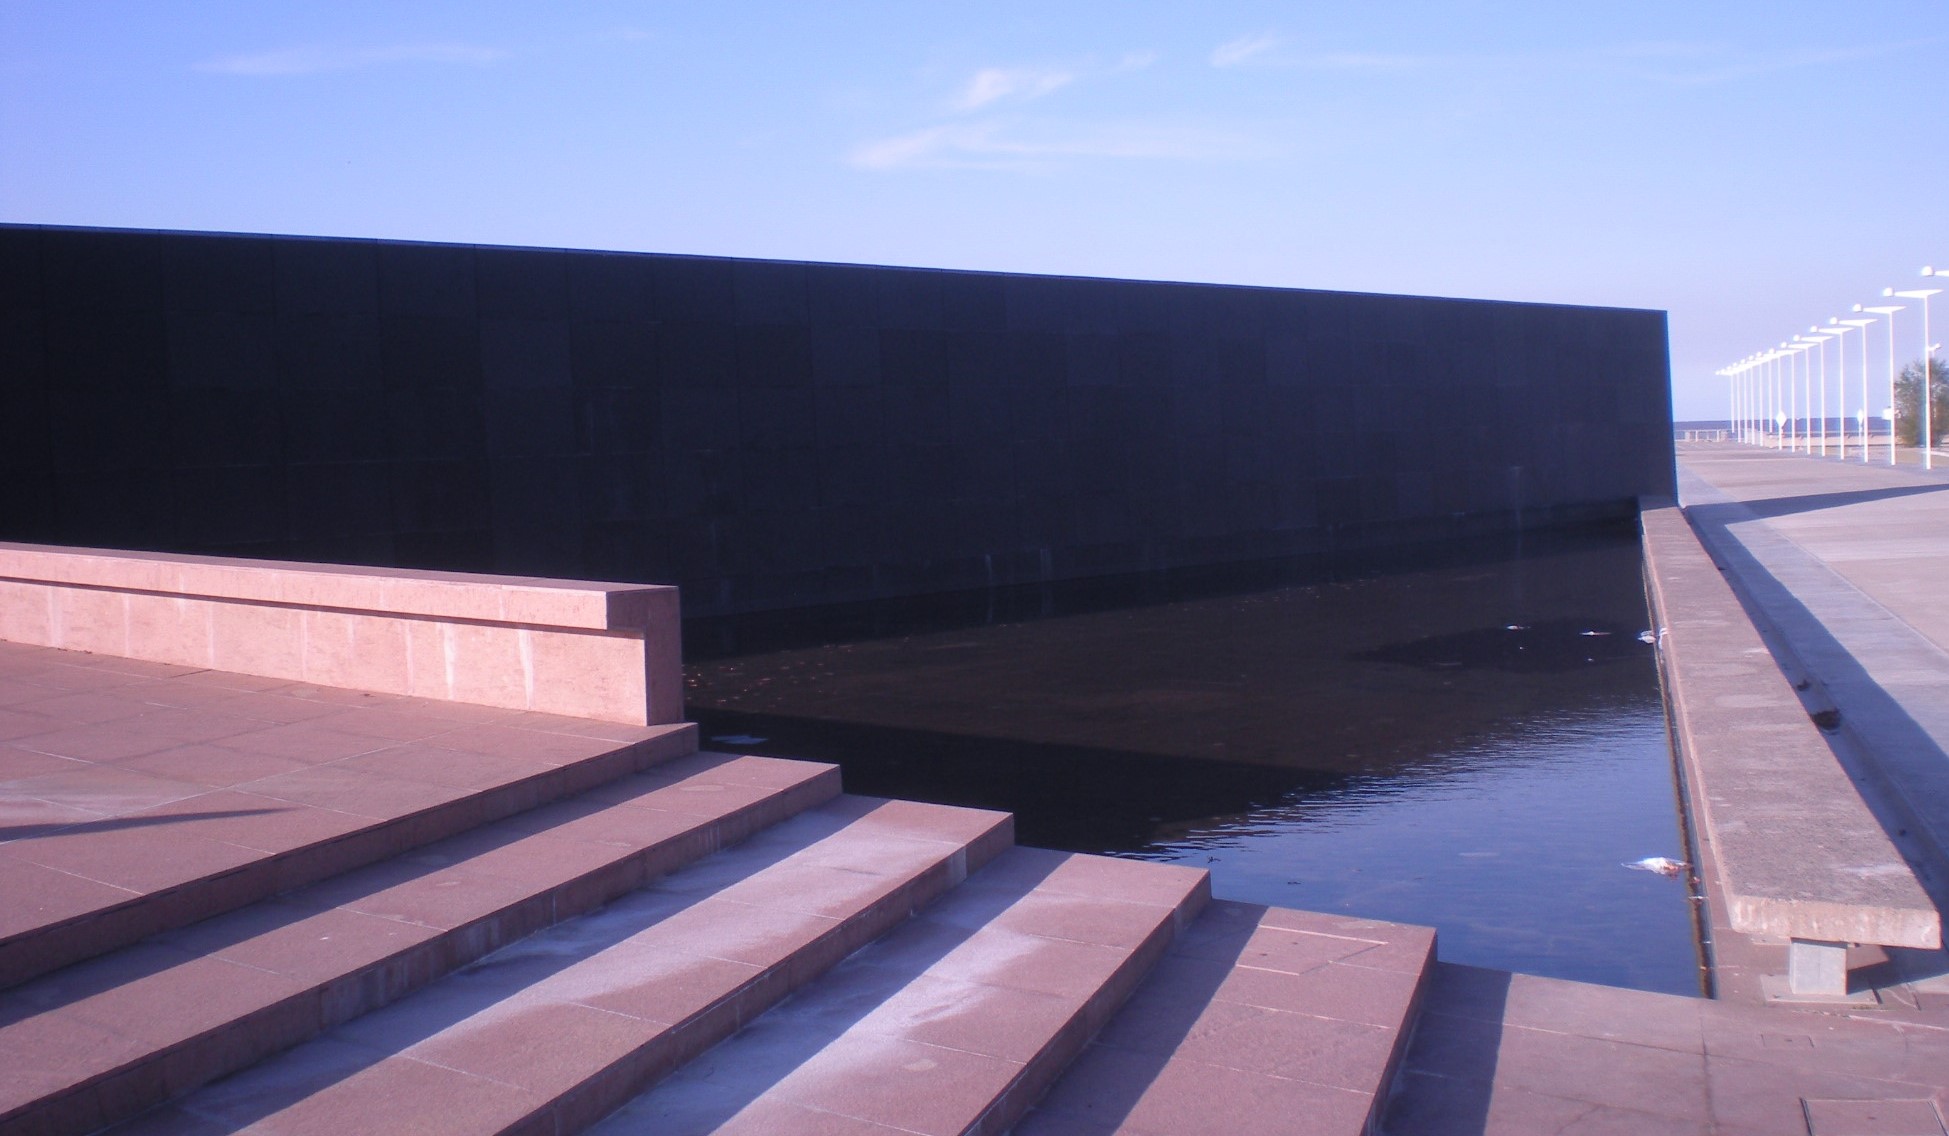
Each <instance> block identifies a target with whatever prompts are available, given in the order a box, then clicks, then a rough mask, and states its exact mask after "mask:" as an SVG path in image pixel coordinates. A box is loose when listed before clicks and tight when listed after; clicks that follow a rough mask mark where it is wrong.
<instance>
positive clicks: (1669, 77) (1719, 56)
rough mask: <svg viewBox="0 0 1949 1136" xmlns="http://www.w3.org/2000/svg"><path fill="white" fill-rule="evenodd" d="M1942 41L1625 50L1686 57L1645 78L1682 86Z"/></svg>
mask: <svg viewBox="0 0 1949 1136" xmlns="http://www.w3.org/2000/svg"><path fill="white" fill-rule="evenodd" d="M1941 42H1942V40H1941V38H1940V37H1937V38H1934V39H1926V40H1910V41H1907V42H1903V43H1881V44H1863V45H1861V46H1857V47H1839V48H1803V49H1801V50H1797V51H1780V52H1776V53H1774V54H1772V55H1764V56H1756V55H1747V56H1740V55H1735V53H1733V52H1729V51H1725V50H1723V49H1715V48H1710V47H1704V46H1696V47H1695V46H1691V45H1678V44H1661V45H1658V47H1659V48H1661V49H1662V50H1658V51H1649V52H1648V51H1638V52H1627V53H1625V57H1626V58H1635V59H1646V58H1654V59H1664V60H1668V61H1672V62H1678V61H1680V60H1683V61H1685V62H1688V63H1692V64H1695V66H1692V67H1689V68H1687V69H1683V70H1679V69H1670V70H1664V71H1653V72H1649V73H1648V74H1646V76H1645V77H1646V78H1649V79H1652V80H1655V81H1657V82H1661V83H1669V84H1671V85H1673V86H1680V87H1699V86H1710V85H1712V84H1716V83H1729V82H1734V81H1736V80H1739V79H1751V78H1754V77H1756V76H1760V75H1769V74H1773V73H1774V72H1778V71H1792V70H1797V69H1799V68H1802V67H1826V66H1830V65H1833V64H1841V63H1859V62H1862V61H1864V60H1868V59H1877V58H1880V57H1882V56H1885V55H1892V54H1895V53H1896V52H1900V51H1906V50H1908V49H1910V48H1916V47H1928V46H1933V45H1936V44H1940V43H1941Z"/></svg>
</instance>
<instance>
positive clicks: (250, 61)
mask: <svg viewBox="0 0 1949 1136" xmlns="http://www.w3.org/2000/svg"><path fill="white" fill-rule="evenodd" d="M506 57H507V52H505V51H502V50H500V49H499V48H493V47H481V46H478V45H476V44H466V43H402V44H390V45H386V46H383V47H358V48H334V47H293V48H287V49H284V50H282V51H264V52H257V53H255V54H251V55H230V56H225V57H223V58H221V59H212V60H207V61H205V62H202V63H198V64H197V65H196V69H197V70H198V71H214V72H218V73H220V74H225V75H254V76H271V75H315V74H317V73H319V72H322V71H351V70H356V69H358V68H362V67H379V66H384V65H386V64H391V63H460V64H468V65H471V66H475V67H484V66H486V65H488V64H490V63H493V62H495V61H497V60H500V59H504V58H506Z"/></svg>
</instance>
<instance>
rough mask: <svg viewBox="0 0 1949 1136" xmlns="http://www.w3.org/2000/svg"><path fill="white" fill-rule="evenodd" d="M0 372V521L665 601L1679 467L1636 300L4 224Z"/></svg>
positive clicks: (868, 588)
mask: <svg viewBox="0 0 1949 1136" xmlns="http://www.w3.org/2000/svg"><path fill="white" fill-rule="evenodd" d="M0 376H4V377H5V382H4V383H0V429H4V431H5V433H4V435H0V440H4V443H5V444H4V445H0V539H15V540H29V541H43V542H48V543H59V544H83V545H89V544H92V545H109V546H122V547H132V548H157V549H169V550H174V551H188V552H213V553H223V554H234V555H243V556H263V557H275V558H296V559H316V560H327V561H343V562H351V563H380V564H394V565H404V566H413V567H434V568H462V569H475V570H484V571H500V572H514V573H532V574H539V575H555V576H577V577H594V578H598V579H617V580H649V581H656V582H663V583H679V584H681V585H682V586H683V588H684V604H685V609H686V611H688V612H690V613H692V614H699V613H705V612H712V611H732V610H752V609H760V608H781V607H790V606H795V605H803V604H810V603H819V602H826V601H836V600H844V599H859V598H867V597H874V596H890V595H900V594H911V593H918V592H925V591H932V590H942V589H953V588H963V587H981V586H987V585H992V584H998V583H999V584H1007V583H1012V582H1019V581H1032V580H1045V579H1060V578H1071V577H1079V576H1086V575H1091V574H1099V573H1107V572H1121V571H1133V570H1138V569H1145V568H1157V567H1164V566H1170V565H1181V564H1194V563H1218V562H1225V561H1232V560H1241V559H1247V558H1253V557H1272V556H1282V555H1288V554H1294V553H1302V552H1308V551H1312V550H1315V549H1318V548H1324V547H1335V548H1341V549H1345V548H1349V547H1359V546H1362V545H1367V544H1372V543H1375V542H1382V541H1398V540H1408V539H1436V538H1445V537H1450V536H1453V535H1455V534H1457V533H1462V532H1469V531H1476V530H1481V529H1489V530H1494V529H1498V528H1504V527H1507V526H1509V525H1512V524H1515V523H1516V522H1517V521H1518V519H1519V518H1520V519H1522V520H1524V521H1526V522H1528V523H1536V522H1537V521H1539V520H1548V519H1551V518H1558V519H1561V518H1563V517H1565V516H1575V515H1590V514H1620V513H1624V512H1628V511H1629V510H1630V509H1631V508H1632V503H1633V501H1634V499H1635V497H1636V496H1637V495H1639V494H1645V493H1669V492H1670V489H1671V478H1672V456H1671V454H1672V451H1671V436H1670V432H1669V430H1668V429H1667V421H1668V419H1669V413H1668V392H1667V388H1668V374H1667V355H1666V342H1665V320H1664V317H1663V314H1662V313H1658V312H1647V311H1626V310H1615V309H1595V308H1573V307H1564V306H1553V305H1536V304H1513V303H1493V302H1485V301H1461V300H1439V299H1426V298H1419V297H1403V296H1374V295H1355V294H1346V293H1331V292H1314V291H1298V290H1289V289H1268V288H1238V287H1221V286H1214V285H1193V284H1166V283H1146V282H1133V281H1116V280H1083V279H1070V278H1054V277H1032V276H1013V275H1004V274H996V273H975V272H944V271H931V270H921V269H899V268H870V267H854V266H844V265H820V264H800V263H788V262H779V261H755V260H731V259H722V258H710V257H688V256H662V255H639V254H610V253H593V252H565V251H560V250H550V249H509V248H486V247H474V246H465V245H430V244H407V243H401V242H383V241H355V240H319V239H309V238H286V237H277V238H273V237H253V236H223V235H212V234H189V233H155V232H130V231H109V230H85V229H67V228H52V227H48V228H40V227H31V226H0ZM1192 693H1195V692H1189V691H1187V692H1185V694H1186V695H1187V696H1189V695H1190V694H1192Z"/></svg>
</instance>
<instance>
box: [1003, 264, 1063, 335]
mask: <svg viewBox="0 0 1949 1136" xmlns="http://www.w3.org/2000/svg"><path fill="white" fill-rule="evenodd" d="M1002 297H1003V302H1004V303H1005V305H1006V307H1007V309H1008V326H1009V328H1010V329H1011V330H1014V331H1040V332H1050V333H1061V332H1064V331H1068V330H1069V328H1070V320H1069V306H1070V305H1069V281H1068V280H1066V279H1064V278H1062V277H1058V276H1009V277H1005V278H1004V279H1003V281H1002Z"/></svg>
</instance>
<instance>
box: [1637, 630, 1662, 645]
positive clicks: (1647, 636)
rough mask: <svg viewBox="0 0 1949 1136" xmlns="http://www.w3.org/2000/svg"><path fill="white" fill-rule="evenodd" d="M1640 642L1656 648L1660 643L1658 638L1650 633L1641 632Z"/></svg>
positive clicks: (1639, 635)
mask: <svg viewBox="0 0 1949 1136" xmlns="http://www.w3.org/2000/svg"><path fill="white" fill-rule="evenodd" d="M1638 642H1640V643H1650V644H1652V645H1653V646H1656V645H1657V643H1658V636H1656V635H1654V634H1652V633H1651V632H1649V631H1640V632H1638Z"/></svg>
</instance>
